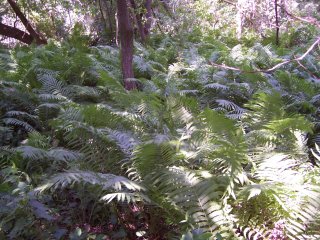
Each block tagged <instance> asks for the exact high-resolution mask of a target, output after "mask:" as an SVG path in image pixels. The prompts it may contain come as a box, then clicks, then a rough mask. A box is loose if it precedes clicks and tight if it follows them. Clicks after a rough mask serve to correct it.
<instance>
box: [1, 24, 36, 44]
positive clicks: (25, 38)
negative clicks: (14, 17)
mask: <svg viewBox="0 0 320 240" xmlns="http://www.w3.org/2000/svg"><path fill="white" fill-rule="evenodd" d="M0 35H4V36H6V37H10V38H14V39H17V40H19V41H20V42H23V43H26V44H29V45H30V44H31V43H32V41H33V37H32V36H31V35H30V34H28V33H26V32H24V31H21V30H20V29H18V28H15V27H11V26H8V25H5V24H3V23H1V22H0Z"/></svg>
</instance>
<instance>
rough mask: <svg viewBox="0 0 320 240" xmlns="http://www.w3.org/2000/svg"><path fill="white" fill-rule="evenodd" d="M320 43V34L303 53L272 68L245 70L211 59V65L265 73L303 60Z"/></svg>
mask: <svg viewBox="0 0 320 240" xmlns="http://www.w3.org/2000/svg"><path fill="white" fill-rule="evenodd" d="M319 43H320V36H319V37H318V38H317V40H316V41H315V42H314V43H313V44H312V45H311V46H310V47H309V48H308V50H307V51H306V52H305V53H304V54H303V55H301V56H300V57H298V58H294V59H291V60H285V61H283V62H281V63H278V64H277V65H275V66H273V67H272V68H269V69H260V70H255V71H245V70H242V69H240V68H236V67H231V66H226V65H221V64H217V63H213V62H211V61H209V63H210V65H212V66H214V67H218V68H224V69H228V70H233V71H239V72H243V73H259V72H264V73H269V72H273V71H274V70H276V69H278V68H280V67H282V66H283V65H286V64H288V63H291V62H299V61H301V60H303V59H304V58H305V57H306V56H307V55H308V54H309V53H310V52H311V51H312V50H313V49H314V48H315V46H317V45H318V44H319Z"/></svg>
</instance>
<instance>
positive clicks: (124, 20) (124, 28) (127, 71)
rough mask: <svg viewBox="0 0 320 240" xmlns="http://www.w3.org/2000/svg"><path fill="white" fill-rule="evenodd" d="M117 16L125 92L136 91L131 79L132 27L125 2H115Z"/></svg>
mask: <svg viewBox="0 0 320 240" xmlns="http://www.w3.org/2000/svg"><path fill="white" fill-rule="evenodd" d="M117 15H118V26H119V38H120V50H121V67H122V75H123V80H124V87H125V89H127V90H132V89H136V88H137V85H136V82H135V81H132V80H131V79H130V78H133V77H134V75H133V66H132V62H133V26H132V24H131V21H130V18H129V11H128V5H127V1H126V0H117Z"/></svg>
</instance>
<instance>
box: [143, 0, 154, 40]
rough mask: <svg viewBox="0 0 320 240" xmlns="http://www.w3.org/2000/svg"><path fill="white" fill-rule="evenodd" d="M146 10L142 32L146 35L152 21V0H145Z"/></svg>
mask: <svg viewBox="0 0 320 240" xmlns="http://www.w3.org/2000/svg"><path fill="white" fill-rule="evenodd" d="M144 6H145V8H146V10H147V12H146V23H145V24H144V34H145V35H146V36H148V35H149V33H150V28H151V22H152V0H146V2H145V5H144Z"/></svg>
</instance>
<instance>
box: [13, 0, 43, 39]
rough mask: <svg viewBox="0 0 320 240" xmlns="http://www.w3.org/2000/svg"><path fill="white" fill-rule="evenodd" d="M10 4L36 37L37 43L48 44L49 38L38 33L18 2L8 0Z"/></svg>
mask: <svg viewBox="0 0 320 240" xmlns="http://www.w3.org/2000/svg"><path fill="white" fill-rule="evenodd" d="M7 1H8V3H9V4H10V6H11V7H12V9H13V11H14V12H15V14H16V15H17V16H18V17H19V19H20V20H21V22H22V24H23V25H24V26H25V28H26V29H27V31H28V32H29V33H30V35H31V36H32V37H33V38H34V40H35V41H36V43H37V44H47V40H45V39H44V38H42V37H41V35H40V34H39V33H37V32H36V31H35V30H34V28H33V27H32V26H31V24H30V22H29V21H28V19H27V18H26V17H25V15H24V14H23V13H22V12H21V10H20V8H19V6H18V5H17V4H16V2H15V1H14V0H7Z"/></svg>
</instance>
